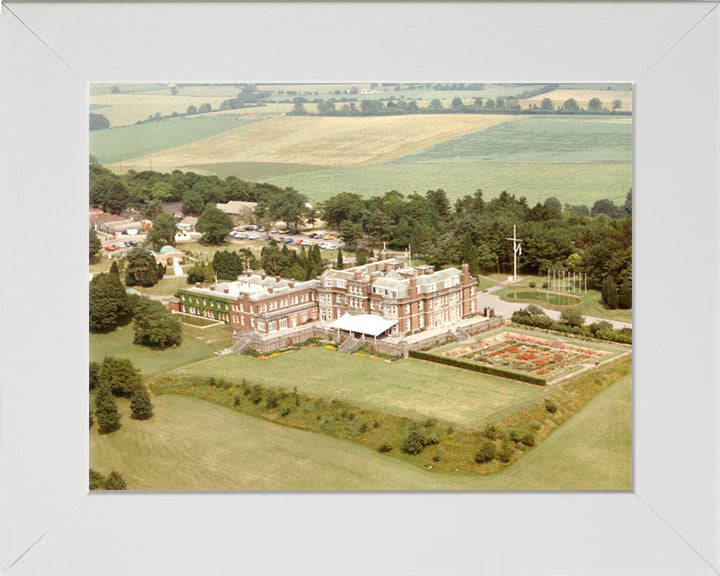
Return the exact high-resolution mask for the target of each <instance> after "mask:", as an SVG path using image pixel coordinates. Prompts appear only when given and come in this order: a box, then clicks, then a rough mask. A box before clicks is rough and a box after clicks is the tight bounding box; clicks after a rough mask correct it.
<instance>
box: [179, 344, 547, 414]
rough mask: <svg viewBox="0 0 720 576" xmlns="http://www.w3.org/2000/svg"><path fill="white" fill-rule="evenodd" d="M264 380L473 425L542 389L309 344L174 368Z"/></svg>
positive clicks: (233, 378)
mask: <svg viewBox="0 0 720 576" xmlns="http://www.w3.org/2000/svg"><path fill="white" fill-rule="evenodd" d="M176 373H178V374H183V375H197V376H214V377H216V378H225V379H227V380H230V381H235V382H239V381H240V380H242V379H243V378H246V379H247V380H248V381H249V382H251V383H253V384H260V385H261V386H268V387H270V386H278V387H281V388H285V389H289V390H291V389H292V388H293V386H297V389H298V391H299V392H301V393H303V394H308V395H311V396H316V397H324V398H337V399H339V400H344V401H347V402H350V403H351V404H354V405H357V406H362V407H367V408H370V409H373V410H379V411H384V412H389V413H391V414H397V415H400V416H409V417H415V418H420V417H425V418H428V417H433V418H437V419H440V420H444V421H450V422H453V423H456V424H458V425H463V426H474V425H478V424H481V423H483V422H485V421H486V420H488V419H492V418H493V417H497V416H498V415H499V414H501V413H505V412H506V411H507V410H509V409H512V408H516V407H517V406H519V405H523V404H526V403H527V402H528V401H531V400H533V399H536V398H539V397H540V396H542V394H543V392H544V389H543V388H542V387H539V386H533V385H531V384H524V383H521V382H514V381H512V380H506V379H502V378H495V377H492V376H486V375H484V374H478V373H475V372H470V371H467V370H460V369H455V368H448V367H446V366H440V365H436V364H431V363H427V362H421V361H419V360H412V359H408V360H399V361H396V362H392V363H386V362H384V361H381V360H373V359H371V358H369V357H361V356H354V355H349V354H343V353H341V352H334V351H330V350H325V349H324V348H321V347H313V348H304V349H301V350H298V351H294V352H291V353H289V354H282V355H280V356H278V357H275V358H269V359H267V360H258V359H256V358H251V357H248V356H241V355H236V354H228V355H226V356H219V357H213V358H210V359H208V360H204V361H202V362H197V363H194V364H190V365H187V366H183V367H182V368H180V369H178V370H177V371H176Z"/></svg>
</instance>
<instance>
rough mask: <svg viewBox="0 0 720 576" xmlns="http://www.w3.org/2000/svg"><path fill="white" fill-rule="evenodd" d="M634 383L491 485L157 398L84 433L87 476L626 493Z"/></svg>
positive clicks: (186, 484)
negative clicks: (150, 409)
mask: <svg viewBox="0 0 720 576" xmlns="http://www.w3.org/2000/svg"><path fill="white" fill-rule="evenodd" d="M631 401H632V377H631V376H627V377H625V378H623V379H621V380H620V381H618V382H617V383H615V384H613V385H611V386H610V387H609V388H607V389H606V390H604V391H603V392H601V393H600V394H598V395H597V396H596V397H595V398H593V399H592V400H591V401H590V402H589V403H588V404H587V405H586V406H585V407H584V408H583V409H582V410H580V411H579V412H578V413H577V414H576V415H575V416H573V417H572V418H571V419H570V420H568V421H567V422H565V423H564V424H563V425H562V426H561V427H560V428H559V429H558V430H556V431H555V432H553V433H552V434H551V435H550V436H549V437H548V438H546V439H545V440H544V441H543V442H542V443H541V444H540V445H539V446H537V447H535V448H533V449H532V450H530V451H528V452H527V453H526V454H525V455H524V456H523V457H522V458H521V459H520V460H519V461H518V462H516V463H514V464H513V465H512V466H510V467H509V468H506V469H504V470H503V471H501V472H500V473H498V474H494V475H490V476H474V475H473V476H470V475H450V474H439V473H434V472H428V471H425V470H422V469H420V468H418V467H417V466H414V465H413V464H410V463H406V462H403V461H401V460H398V459H396V458H394V457H391V456H383V455H381V454H378V453H377V452H376V451H374V450H372V449H369V448H366V447H363V446H360V445H358V444H355V443H352V442H349V441H345V440H339V439H335V438H331V437H329V436H326V435H323V434H316V433H313V432H307V431H303V430H297V429H294V428H289V427H286V426H281V425H278V424H274V423H271V422H268V421H266V420H263V419H260V418H255V417H252V416H247V415H245V414H242V413H239V412H236V411H234V410H231V409H229V408H223V407H221V406H217V405H215V404H212V403H210V402H205V401H202V400H197V399H194V398H186V397H181V396H173V395H166V396H165V395H164V396H158V397H156V398H154V399H153V402H154V405H155V416H154V417H153V418H152V419H151V420H147V421H137V420H132V419H130V417H129V406H128V402H127V401H126V400H123V399H120V400H119V401H118V405H119V408H120V410H121V412H122V413H123V418H122V421H121V422H122V427H121V428H120V429H119V430H118V431H117V432H114V433H113V434H110V435H102V436H101V435H99V434H98V433H97V425H93V427H92V428H91V429H90V466H91V467H92V468H94V469H96V470H98V471H100V472H102V473H104V474H108V473H109V472H110V471H111V470H118V471H120V472H121V473H122V475H123V476H124V477H125V479H126V480H127V482H128V487H129V488H130V489H136V490H160V489H170V490H173V489H174V490H260V489H263V490H268V489H270V490H272V489H276V490H280V489H289V490H310V489H313V490H323V489H325V490H330V489H345V490H364V489H371V490H411V489H426V490H604V489H615V490H631V489H632V406H631Z"/></svg>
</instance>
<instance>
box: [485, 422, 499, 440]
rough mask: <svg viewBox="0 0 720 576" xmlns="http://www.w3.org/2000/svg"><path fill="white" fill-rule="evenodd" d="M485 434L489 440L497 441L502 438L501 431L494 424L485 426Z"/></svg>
mask: <svg viewBox="0 0 720 576" xmlns="http://www.w3.org/2000/svg"><path fill="white" fill-rule="evenodd" d="M483 434H484V435H485V438H487V439H488V440H497V439H498V438H500V430H499V429H498V428H497V426H494V425H492V424H486V425H485V428H483Z"/></svg>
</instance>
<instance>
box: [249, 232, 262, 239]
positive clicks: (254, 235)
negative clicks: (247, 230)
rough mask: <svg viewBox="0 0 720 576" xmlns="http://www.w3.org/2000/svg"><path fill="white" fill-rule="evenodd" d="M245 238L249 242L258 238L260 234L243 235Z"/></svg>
mask: <svg viewBox="0 0 720 576" xmlns="http://www.w3.org/2000/svg"><path fill="white" fill-rule="evenodd" d="M245 238H249V239H250V240H257V239H258V238H260V234H256V233H255V232H253V233H252V234H245Z"/></svg>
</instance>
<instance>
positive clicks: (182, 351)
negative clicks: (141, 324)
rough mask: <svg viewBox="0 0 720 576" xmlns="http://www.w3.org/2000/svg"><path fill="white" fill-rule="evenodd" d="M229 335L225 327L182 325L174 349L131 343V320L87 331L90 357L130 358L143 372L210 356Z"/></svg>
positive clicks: (223, 344)
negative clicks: (98, 331)
mask: <svg viewBox="0 0 720 576" xmlns="http://www.w3.org/2000/svg"><path fill="white" fill-rule="evenodd" d="M230 340H231V339H230V334H229V333H228V332H227V330H226V329H225V327H224V326H219V327H216V328H206V329H202V330H201V329H198V328H193V327H191V326H187V325H183V341H182V344H180V346H178V347H177V348H167V349H165V350H153V349H151V348H148V347H147V346H136V345H135V344H133V327H132V323H130V324H128V325H127V326H123V327H121V328H117V329H116V330H114V331H113V332H110V333H109V334H90V360H91V361H92V360H96V361H100V360H102V359H103V357H104V356H117V357H119V358H130V359H131V360H132V362H133V364H134V365H135V367H136V368H138V369H140V371H141V372H142V373H143V375H146V376H147V375H150V374H156V373H159V372H164V371H166V370H172V369H173V368H177V367H178V366H182V365H183V364H187V363H188V362H195V361H197V360H201V359H203V358H208V357H212V356H213V354H214V353H215V351H216V350H220V349H222V348H227V347H228V346H230V344H231V342H230Z"/></svg>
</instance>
